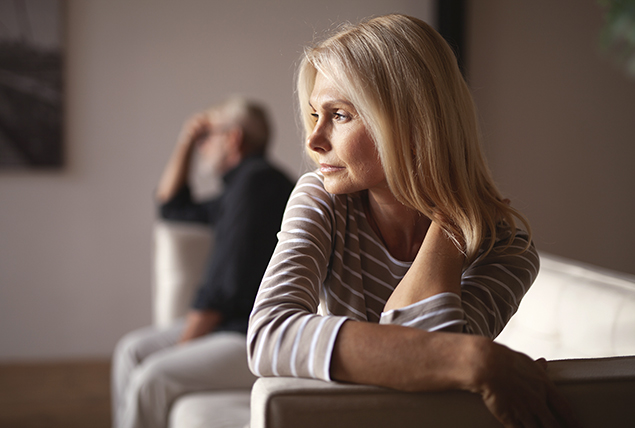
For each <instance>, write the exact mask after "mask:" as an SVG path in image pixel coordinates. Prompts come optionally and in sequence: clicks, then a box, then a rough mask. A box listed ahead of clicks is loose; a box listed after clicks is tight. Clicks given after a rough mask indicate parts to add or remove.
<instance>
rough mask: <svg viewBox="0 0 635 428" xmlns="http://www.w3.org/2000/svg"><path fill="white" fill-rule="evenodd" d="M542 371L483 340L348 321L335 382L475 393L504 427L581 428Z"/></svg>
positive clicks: (334, 366) (338, 346)
mask: <svg viewBox="0 0 635 428" xmlns="http://www.w3.org/2000/svg"><path fill="white" fill-rule="evenodd" d="M545 365H546V362H544V361H542V362H540V363H539V364H537V363H535V362H534V361H533V360H532V359H530V358H529V357H527V356H526V355H524V354H521V353H518V352H515V351H512V350H511V349H509V348H507V347H505V346H502V345H499V344H496V343H495V342H492V341H491V340H489V339H486V338H484V337H480V336H472V335H465V334H453V333H431V332H426V331H422V330H416V329H413V328H408V327H402V326H397V325H378V324H371V323H365V322H356V321H347V322H345V323H344V324H343V325H342V328H341V329H340V331H339V335H338V338H337V340H336V342H335V348H334V350H333V355H332V359H331V377H332V379H334V380H339V381H344V382H352V383H359V384H366V385H377V386H384V387H389V388H394V389H398V390H402V391H410V392H414V391H444V390H453V389H455V390H457V389H458V390H465V391H470V392H473V393H477V394H479V395H480V396H481V398H482V399H483V403H484V404H485V406H486V407H487V408H488V410H489V411H490V412H491V413H492V414H493V415H494V416H495V417H496V418H497V419H498V420H499V421H500V422H501V423H502V424H503V426H505V427H506V428H517V427H526V426H540V427H553V428H556V427H579V425H578V423H577V421H576V420H575V418H574V416H573V414H572V412H571V409H570V408H569V406H568V405H567V403H566V402H565V400H564V399H563V398H562V396H561V395H560V393H559V392H558V391H557V390H556V388H555V386H554V385H553V383H552V382H551V381H550V380H549V378H548V377H547V373H546V370H545Z"/></svg>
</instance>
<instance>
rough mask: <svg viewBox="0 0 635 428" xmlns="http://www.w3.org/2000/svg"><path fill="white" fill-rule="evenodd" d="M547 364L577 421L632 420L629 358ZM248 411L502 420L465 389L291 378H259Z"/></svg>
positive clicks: (305, 417) (411, 421) (334, 426)
mask: <svg viewBox="0 0 635 428" xmlns="http://www.w3.org/2000/svg"><path fill="white" fill-rule="evenodd" d="M548 371H549V374H550V376H551V378H552V379H553V380H554V382H555V383H556V385H557V386H558V388H559V389H560V390H561V391H562V393H563V394H564V396H565V397H566V398H567V399H568V401H569V403H570V405H571V407H572V409H573V411H574V413H575V414H576V416H577V417H578V418H579V420H580V421H581V422H582V425H583V426H584V427H589V428H592V427H607V426H610V427H633V426H635V412H633V404H632V400H633V397H635V357H615V358H596V359H587V360H560V361H551V362H549V369H548ZM251 411H252V413H251V428H272V427H276V428H287V427H299V426H301V427H305V428H313V427H329V428H340V427H341V428H345V427H346V428H348V427H352V426H364V427H365V428H379V427H393V426H399V427H402V428H409V427H421V426H434V427H443V428H454V427H456V428H459V427H460V428H471V427H474V428H476V427H481V428H489V427H492V428H493V427H497V428H499V427H500V426H501V425H500V424H499V423H498V422H497V421H496V419H495V418H494V417H493V416H492V415H491V414H490V413H489V411H488V410H487V409H486V407H485V405H484V404H483V402H482V401H481V398H480V397H479V396H478V395H476V394H472V393H469V392H464V391H445V392H437V393H406V392H400V391H394V390H391V389H386V388H379V387H373V386H364V385H350V384H342V383H335V382H323V381H319V380H312V379H296V378H260V379H258V381H256V383H255V385H254V387H253V390H252V395H251ZM424 424H425V425H424Z"/></svg>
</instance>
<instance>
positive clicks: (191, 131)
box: [156, 113, 211, 203]
mask: <svg viewBox="0 0 635 428" xmlns="http://www.w3.org/2000/svg"><path fill="white" fill-rule="evenodd" d="M210 130H211V123H210V120H209V116H208V115H207V114H205V113H199V114H197V115H195V116H193V117H191V118H190V119H188V120H187V121H186V122H185V124H184V125H183V128H182V129H181V133H180V134H179V138H178V140H177V143H176V146H175V147H174V150H173V152H172V156H171V157H170V160H169V161H168V163H167V165H166V166H165V169H164V171H163V174H162V175H161V180H159V185H158V187H157V193H156V197H157V200H158V201H159V202H161V203H163V202H167V201H168V200H170V199H171V198H172V197H173V196H174V195H175V194H176V192H177V191H178V190H179V189H180V188H181V186H182V185H183V183H185V182H186V181H187V178H188V175H189V171H190V160H191V159H190V158H191V157H192V153H193V151H194V148H195V147H196V145H197V144H200V143H201V142H203V141H205V139H206V138H207V136H208V135H209V133H210Z"/></svg>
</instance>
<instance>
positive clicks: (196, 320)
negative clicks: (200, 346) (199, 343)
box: [179, 309, 223, 343]
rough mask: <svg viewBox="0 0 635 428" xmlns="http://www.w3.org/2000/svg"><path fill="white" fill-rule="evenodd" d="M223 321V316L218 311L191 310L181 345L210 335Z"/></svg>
mask: <svg viewBox="0 0 635 428" xmlns="http://www.w3.org/2000/svg"><path fill="white" fill-rule="evenodd" d="M222 319H223V315H222V314H221V313H220V312H218V311H213V310H205V311H201V310H196V309H192V310H190V312H189V313H188V314H187V318H186V321H185V328H184V329H183V333H182V334H181V338H180V339H179V343H185V342H188V341H190V340H192V339H196V338H197V337H200V336H204V335H206V334H207V333H210V332H211V331H213V330H214V329H215V328H216V327H217V326H218V325H219V324H220V323H221V321H222Z"/></svg>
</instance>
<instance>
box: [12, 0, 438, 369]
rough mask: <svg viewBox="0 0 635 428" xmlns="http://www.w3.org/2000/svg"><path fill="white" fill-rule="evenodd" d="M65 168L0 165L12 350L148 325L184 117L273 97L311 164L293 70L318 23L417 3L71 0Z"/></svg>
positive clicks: (286, 131) (56, 345)
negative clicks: (157, 239) (158, 209)
mask: <svg viewBox="0 0 635 428" xmlns="http://www.w3.org/2000/svg"><path fill="white" fill-rule="evenodd" d="M67 4H68V8H67V11H66V17H67V22H66V27H67V34H66V42H67V70H66V106H67V107H66V111H67V122H66V144H67V150H68V162H67V165H66V167H65V168H64V169H63V170H62V171H59V172H39V173H34V172H23V173H17V172H6V171H2V172H0V360H11V359H17V358H30V359H42V358H79V357H88V356H106V355H109V354H110V352H111V351H112V348H113V346H114V344H115V342H116V340H117V339H118V338H119V337H120V336H121V335H122V334H124V333H125V332H127V331H129V330H131V329H133V328H136V327H140V326H143V325H145V324H148V323H149V322H150V313H151V309H150V308H151V307H150V296H151V288H150V283H151V269H152V264H151V260H152V259H151V257H152V246H151V245H152V222H153V218H154V206H153V202H152V197H151V194H152V190H153V188H154V186H155V183H156V181H157V180H158V177H159V174H160V172H161V169H162V168H163V165H164V163H165V162H166V160H167V158H168V155H169V153H170V151H171V149H172V145H173V144H174V139H175V137H176V135H177V133H178V131H179V128H180V126H181V123H182V121H183V120H184V119H185V118H186V117H187V116H188V115H190V114H191V113H193V112H195V111H197V110H198V109H201V108H204V107H206V106H207V105H208V104H210V103H212V102H214V101H215V100H218V99H219V98H222V97H224V96H226V95H228V94H229V93H233V92H243V93H246V94H249V95H251V96H254V97H255V98H257V99H261V100H264V101H267V102H268V103H269V104H270V106H271V112H272V113H273V116H274V120H275V125H276V129H277V132H276V138H275V141H274V147H273V153H272V156H273V158H274V159H275V161H276V162H277V163H279V164H280V165H282V166H283V167H284V168H285V169H286V170H287V171H288V172H289V173H290V174H291V175H294V176H297V174H298V173H299V172H300V170H301V169H302V160H301V148H300V146H301V143H300V139H299V138H298V132H297V128H296V119H295V112H294V95H293V73H294V69H295V61H296V60H297V58H298V57H299V54H300V52H301V49H302V46H303V45H304V44H306V43H308V42H310V41H311V40H313V37H314V33H317V34H321V33H322V32H323V31H324V30H325V29H326V28H329V27H331V26H332V25H333V24H334V23H338V22H341V21H342V20H344V19H350V20H353V21H357V20H358V19H359V18H362V17H365V16H369V15H375V14H384V13H388V12H393V11H398V12H404V13H408V14H411V15H415V16H418V17H421V18H423V19H427V18H429V17H430V16H431V13H430V6H429V5H430V2H420V1H412V0H389V1H388V0H354V1H345V2H342V1H333V0H323V1H320V2H314V1H298V0H252V1H247V0H235V1H234V0H232V1H226V2H220V1H208V0H179V1H160V2H157V1H154V0H108V1H84V0H77V1H75V0H68V1H67Z"/></svg>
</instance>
